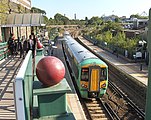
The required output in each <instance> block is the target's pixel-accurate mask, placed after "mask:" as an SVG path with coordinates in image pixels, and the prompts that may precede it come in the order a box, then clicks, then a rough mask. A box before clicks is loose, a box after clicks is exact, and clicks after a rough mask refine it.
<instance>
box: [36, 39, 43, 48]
mask: <svg viewBox="0 0 151 120" xmlns="http://www.w3.org/2000/svg"><path fill="white" fill-rule="evenodd" d="M42 47H43V45H42V43H41V42H40V41H39V40H38V41H37V49H41V48H42Z"/></svg>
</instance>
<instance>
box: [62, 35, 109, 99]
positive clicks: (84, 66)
mask: <svg viewBox="0 0 151 120" xmlns="http://www.w3.org/2000/svg"><path fill="white" fill-rule="evenodd" d="M64 39H65V41H64V43H63V46H64V49H65V52H66V56H67V59H68V61H69V64H70V67H71V68H72V70H73V73H74V77H75V80H76V83H77V86H78V88H79V91H80V94H81V97H82V98H93V97H99V98H100V97H102V96H103V95H104V94H105V92H106V89H107V86H108V66H107V65H106V63H105V62H103V61H102V60H100V59H99V58H98V57H97V56H95V55H94V54H93V53H91V52H90V51H88V50H87V49H86V48H84V47H83V46H82V45H80V44H79V43H78V42H77V41H76V40H74V39H73V38H72V37H71V36H70V34H64Z"/></svg>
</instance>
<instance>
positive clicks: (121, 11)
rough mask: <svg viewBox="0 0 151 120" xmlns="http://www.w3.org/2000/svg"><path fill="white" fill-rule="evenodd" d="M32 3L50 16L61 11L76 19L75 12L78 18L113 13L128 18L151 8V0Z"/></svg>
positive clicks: (40, 0)
mask: <svg viewBox="0 0 151 120" xmlns="http://www.w3.org/2000/svg"><path fill="white" fill-rule="evenodd" d="M31 4H32V7H37V8H40V9H42V10H45V11H46V16H47V17H48V18H50V17H51V18H54V15H55V14H57V13H59V14H61V15H65V16H66V17H68V18H69V19H74V18H75V17H74V15H75V14H76V18H77V19H85V17H88V19H90V18H92V17H93V16H98V17H101V16H102V15H105V16H109V15H112V14H114V15H118V16H119V17H122V16H126V17H127V18H128V17H130V15H132V14H137V13H138V14H139V15H141V14H142V13H143V12H144V11H145V12H146V13H147V15H148V14H149V9H150V8H151V0H31Z"/></svg>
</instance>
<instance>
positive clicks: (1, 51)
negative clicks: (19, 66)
mask: <svg viewBox="0 0 151 120" xmlns="http://www.w3.org/2000/svg"><path fill="white" fill-rule="evenodd" d="M8 52H9V50H8V45H7V42H4V43H0V60H3V59H4V58H5V57H7V55H8Z"/></svg>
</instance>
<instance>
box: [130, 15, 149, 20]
mask: <svg viewBox="0 0 151 120" xmlns="http://www.w3.org/2000/svg"><path fill="white" fill-rule="evenodd" d="M130 18H138V19H148V16H141V15H139V14H132V15H131V16H130Z"/></svg>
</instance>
